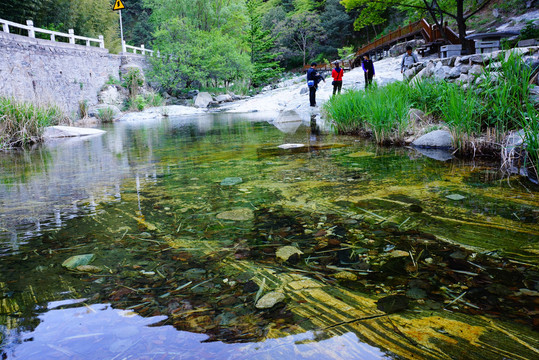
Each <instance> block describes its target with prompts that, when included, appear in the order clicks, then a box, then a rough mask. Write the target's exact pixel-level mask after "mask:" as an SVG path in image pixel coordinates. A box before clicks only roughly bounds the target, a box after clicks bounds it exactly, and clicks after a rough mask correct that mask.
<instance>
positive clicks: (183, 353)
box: [2, 300, 384, 360]
mask: <svg viewBox="0 0 539 360" xmlns="http://www.w3.org/2000/svg"><path fill="white" fill-rule="evenodd" d="M82 301H83V300H78V301H71V303H73V304H76V303H80V302H82ZM69 303H70V301H63V302H61V304H57V303H51V304H49V306H48V307H49V308H50V310H49V311H47V312H45V313H42V314H41V315H39V320H40V323H39V325H38V326H37V327H36V328H35V329H34V330H33V331H28V332H25V331H20V330H11V331H6V330H5V328H4V331H3V333H4V336H5V339H3V342H2V347H3V352H4V354H3V357H2V358H3V359H6V360H9V359H25V360H63V359H65V360H94V359H138V360H146V359H147V360H151V359H159V360H172V359H174V360H177V359H186V360H187V359H193V360H198V359H230V360H240V359H241V360H243V359H245V360H247V359H249V360H251V359H265V360H267V359H275V360H282V359H287V360H294V359H298V360H299V359H313V360H321V359H335V360H347V359H350V360H356V359H363V360H374V359H382V358H384V353H383V352H381V351H380V350H379V349H377V348H375V347H372V346H369V345H367V344H364V343H361V342H360V341H359V339H358V338H357V336H356V335H355V334H353V333H345V334H343V335H341V336H335V337H332V338H330V339H318V338H317V336H318V335H317V334H315V333H312V332H308V333H303V334H298V335H290V336H286V337H283V338H279V339H267V340H265V341H263V342H259V343H253V344H249V343H237V344H226V343H223V342H219V341H217V342H206V340H207V339H208V336H207V335H204V334H196V333H191V332H187V331H178V330H176V329H175V328H174V327H172V326H170V325H163V326H152V325H156V324H161V323H162V322H163V320H166V317H164V316H153V317H148V318H144V317H141V316H138V315H137V314H136V313H134V312H132V311H129V310H118V309H114V308H112V307H111V306H110V304H93V305H87V306H82V307H68V308H61V307H65V306H66V305H67V306H68V304H69Z"/></svg>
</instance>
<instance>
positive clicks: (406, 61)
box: [401, 45, 419, 74]
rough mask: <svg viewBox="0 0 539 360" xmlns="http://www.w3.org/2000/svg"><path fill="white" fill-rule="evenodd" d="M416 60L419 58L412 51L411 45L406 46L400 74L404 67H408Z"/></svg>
mask: <svg viewBox="0 0 539 360" xmlns="http://www.w3.org/2000/svg"><path fill="white" fill-rule="evenodd" d="M416 62H419V59H418V58H417V55H416V54H414V53H412V47H411V46H409V45H408V46H407V47H406V54H404V56H403V57H402V61H401V74H402V73H403V72H404V70H405V69H408V68H409V67H410V66H411V65H412V64H415V63H416Z"/></svg>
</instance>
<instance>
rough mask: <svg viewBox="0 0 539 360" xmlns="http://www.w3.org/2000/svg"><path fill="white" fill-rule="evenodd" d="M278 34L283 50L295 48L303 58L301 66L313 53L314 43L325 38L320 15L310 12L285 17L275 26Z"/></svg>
mask: <svg viewBox="0 0 539 360" xmlns="http://www.w3.org/2000/svg"><path fill="white" fill-rule="evenodd" d="M275 32H277V33H278V34H279V35H280V43H281V46H282V49H283V50H284V51H286V50H288V49H292V48H294V49H296V50H297V51H298V52H299V54H300V55H301V56H302V59H303V66H305V64H306V60H307V57H309V56H311V55H313V50H314V47H315V44H317V43H320V42H321V41H323V40H325V35H324V29H323V28H322V26H321V23H320V17H319V16H318V15H317V14H315V13H311V12H306V13H297V14H294V15H292V16H290V17H287V18H286V19H285V20H284V21H281V22H280V23H279V24H277V26H276V27H275Z"/></svg>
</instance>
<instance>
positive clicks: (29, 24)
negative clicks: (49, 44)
mask: <svg viewBox="0 0 539 360" xmlns="http://www.w3.org/2000/svg"><path fill="white" fill-rule="evenodd" d="M0 24H2V31H4V32H5V33H8V34H9V33H10V27H11V28H16V29H23V30H26V31H27V32H28V37H29V38H34V39H35V38H36V33H42V34H47V35H49V36H50V40H51V41H56V38H57V37H63V38H67V39H69V43H70V44H76V42H77V40H79V41H84V42H85V43H86V46H91V44H92V43H97V45H98V46H99V47H100V48H102V49H103V48H105V41H104V40H103V35H99V36H98V38H97V39H95V38H89V37H85V36H79V35H75V32H74V30H73V29H69V30H68V33H67V34H66V33H61V32H58V31H52V30H48V29H41V28H38V27H35V26H34V22H33V21H32V20H26V25H22V24H17V23H14V22H12V21H8V20H4V19H0Z"/></svg>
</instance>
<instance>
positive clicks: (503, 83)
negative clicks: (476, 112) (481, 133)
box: [478, 52, 532, 142]
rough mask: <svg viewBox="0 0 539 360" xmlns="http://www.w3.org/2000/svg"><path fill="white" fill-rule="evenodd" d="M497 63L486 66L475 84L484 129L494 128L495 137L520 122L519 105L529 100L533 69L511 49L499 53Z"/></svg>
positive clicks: (499, 137) (498, 137) (498, 140)
mask: <svg viewBox="0 0 539 360" xmlns="http://www.w3.org/2000/svg"><path fill="white" fill-rule="evenodd" d="M497 65H498V66H497V67H494V66H493V65H492V64H491V65H489V66H488V67H486V68H485V73H484V75H483V77H484V78H483V81H482V82H481V84H480V85H479V86H478V91H479V93H480V96H481V99H482V102H483V111H482V114H481V117H482V121H483V130H486V129H487V128H493V129H495V135H496V141H497V142H501V140H502V139H503V137H504V136H505V134H506V133H507V132H508V131H510V130H514V129H516V128H517V127H518V126H519V125H520V119H521V112H522V108H523V107H525V106H526V104H527V103H528V102H529V95H530V89H531V84H530V78H531V76H532V69H531V67H529V66H528V65H527V64H526V63H525V62H524V61H523V60H522V57H521V56H520V55H518V54H515V53H514V52H508V53H507V55H505V56H504V55H503V54H500V57H499V58H498V64H497Z"/></svg>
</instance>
